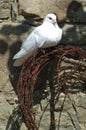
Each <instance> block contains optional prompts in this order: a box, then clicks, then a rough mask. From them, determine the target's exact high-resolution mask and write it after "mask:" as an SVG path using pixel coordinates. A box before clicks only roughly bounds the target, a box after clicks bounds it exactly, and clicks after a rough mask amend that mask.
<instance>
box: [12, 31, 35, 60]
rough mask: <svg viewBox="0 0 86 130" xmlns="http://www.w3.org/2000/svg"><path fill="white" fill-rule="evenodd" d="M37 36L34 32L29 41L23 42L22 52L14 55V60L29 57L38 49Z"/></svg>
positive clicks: (28, 38)
mask: <svg viewBox="0 0 86 130" xmlns="http://www.w3.org/2000/svg"><path fill="white" fill-rule="evenodd" d="M36 48H37V47H36V36H35V35H34V31H33V32H32V33H31V34H30V35H29V36H28V37H27V39H26V40H25V41H24V42H23V44H22V46H21V49H20V51H19V52H18V53H17V54H15V55H14V57H13V59H18V58H21V57H23V56H25V55H27V54H28V57H29V56H31V54H32V53H33V52H34V50H35V49H36Z"/></svg>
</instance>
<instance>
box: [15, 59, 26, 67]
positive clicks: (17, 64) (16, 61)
mask: <svg viewBox="0 0 86 130" xmlns="http://www.w3.org/2000/svg"><path fill="white" fill-rule="evenodd" d="M24 62H25V58H19V59H16V60H15V61H14V64H13V66H15V67H18V66H21V65H22V64H23V63H24Z"/></svg>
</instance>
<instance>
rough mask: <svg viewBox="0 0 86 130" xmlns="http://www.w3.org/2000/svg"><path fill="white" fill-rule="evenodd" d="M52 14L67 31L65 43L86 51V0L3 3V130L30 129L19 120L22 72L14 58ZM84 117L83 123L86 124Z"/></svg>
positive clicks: (13, 0)
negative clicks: (17, 96)
mask: <svg viewBox="0 0 86 130" xmlns="http://www.w3.org/2000/svg"><path fill="white" fill-rule="evenodd" d="M51 12H54V13H56V15H57V16H58V23H59V26H60V27H61V28H62V29H63V37H62V41H61V43H64V44H65V45H67V44H68V45H69V44H72V45H74V46H79V47H82V48H83V49H85V50H86V0H46V1H45V0H0V97H1V98H0V130H3V129H6V130H17V129H18V130H20V129H21V130H24V129H26V128H25V126H24V124H23V123H22V120H21V119H20V120H19V117H17V116H16V111H17V108H16V107H15V106H16V105H17V104H16V99H15V97H16V88H15V87H16V83H17V81H18V76H19V72H20V70H21V68H18V69H16V68H14V67H13V60H12V57H13V55H14V54H15V53H16V52H17V51H18V50H19V48H20V46H21V43H22V41H23V40H24V38H26V36H27V35H28V33H29V32H31V30H32V29H34V28H35V27H36V26H37V25H39V24H40V23H41V22H42V19H43V18H44V16H45V15H46V14H47V13H51ZM14 90H15V91H14ZM83 96H85V95H84V94H83V95H81V97H83ZM82 101H83V100H82ZM82 101H81V102H82ZM84 101H85V100H84ZM85 104H86V102H85V103H84V105H85ZM81 111H83V110H82V109H81ZM12 114H13V115H14V117H13V116H12ZM82 114H83V115H84V114H86V111H84V112H83V113H82ZM82 114H81V117H80V119H81V122H85V120H86V119H84V118H85V117H86V116H84V117H83V115H82ZM12 117H13V118H14V119H15V120H16V122H13V121H12V120H11V119H12ZM18 121H20V122H19V124H18V125H17V126H16V125H15V124H16V123H18ZM85 123H86V122H85ZM20 124H22V125H20ZM85 128H86V127H85ZM64 129H65V128H64ZM83 130H85V129H84V125H83Z"/></svg>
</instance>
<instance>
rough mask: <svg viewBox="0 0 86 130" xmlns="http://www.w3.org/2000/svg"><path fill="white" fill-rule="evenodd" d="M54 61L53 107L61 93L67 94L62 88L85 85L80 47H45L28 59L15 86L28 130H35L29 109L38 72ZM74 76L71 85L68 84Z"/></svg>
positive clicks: (83, 55) (83, 54) (84, 58)
mask: <svg viewBox="0 0 86 130" xmlns="http://www.w3.org/2000/svg"><path fill="white" fill-rule="evenodd" d="M53 59H55V60H56V61H57V67H56V72H57V87H56V88H55V89H56V90H55V93H56V95H55V104H56V102H57V101H58V98H59V95H60V93H61V91H65V94H67V92H66V90H65V89H67V88H68V87H69V88H70V86H73V85H74V84H75V83H78V82H81V81H82V80H83V82H86V52H85V51H84V50H82V49H81V48H79V47H73V46H61V47H53V48H47V49H43V50H42V51H38V53H37V55H36V56H33V57H30V58H29V59H28V60H27V61H26V62H25V63H24V64H23V67H22V70H21V73H20V76H19V81H18V84H17V93H18V98H19V105H20V109H21V113H22V117H23V119H24V122H25V123H26V126H27V128H28V130H38V127H37V125H36V123H35V120H36V119H35V114H34V112H33V108H32V107H33V93H34V89H35V83H36V81H37V77H38V75H39V73H40V72H41V71H42V70H43V69H45V67H46V66H47V65H48V64H50V62H51V63H52V61H53ZM62 62H65V63H66V62H67V63H69V66H66V65H64V66H62ZM73 77H76V78H75V80H74V82H72V81H71V79H72V78H73ZM65 97H66V96H65ZM64 101H65V100H64ZM63 104H64V103H63ZM62 109H63V107H62ZM59 121H60V120H59Z"/></svg>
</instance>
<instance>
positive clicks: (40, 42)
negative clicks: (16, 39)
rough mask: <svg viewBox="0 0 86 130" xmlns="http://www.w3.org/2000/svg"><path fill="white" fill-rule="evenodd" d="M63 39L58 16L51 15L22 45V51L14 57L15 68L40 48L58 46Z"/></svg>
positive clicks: (47, 16) (46, 17)
mask: <svg viewBox="0 0 86 130" xmlns="http://www.w3.org/2000/svg"><path fill="white" fill-rule="evenodd" d="M61 37H62V29H61V28H60V27H59V26H58V24H57V21H56V15H55V14H53V13H51V14H48V15H46V16H45V18H44V20H43V23H42V24H41V25H40V26H38V27H36V28H35V29H34V30H33V31H32V32H31V33H30V35H29V36H28V37H27V38H26V40H25V41H24V42H23V43H22V46H21V49H20V51H19V52H18V53H17V54H15V55H14V57H13V59H16V60H15V62H14V66H20V65H22V64H23V62H24V61H25V60H26V59H27V58H29V57H30V56H31V55H33V54H35V53H36V52H37V50H38V48H47V47H53V46H56V45H57V44H58V43H59V41H60V40H61Z"/></svg>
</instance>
